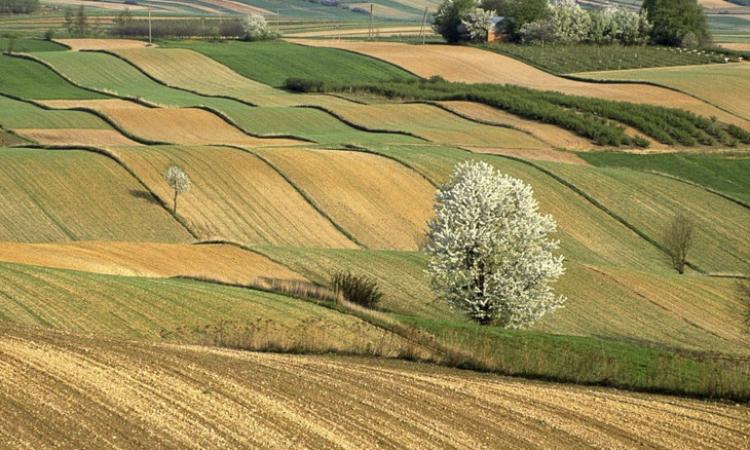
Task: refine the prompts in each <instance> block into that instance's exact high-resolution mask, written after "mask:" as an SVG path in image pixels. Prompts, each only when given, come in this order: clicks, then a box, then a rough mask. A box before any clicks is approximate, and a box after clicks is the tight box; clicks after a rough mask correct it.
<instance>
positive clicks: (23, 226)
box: [0, 148, 190, 242]
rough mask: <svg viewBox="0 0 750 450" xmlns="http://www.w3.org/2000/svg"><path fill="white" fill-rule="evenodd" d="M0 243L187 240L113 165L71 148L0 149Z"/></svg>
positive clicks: (96, 156)
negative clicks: (1, 193)
mask: <svg viewBox="0 0 750 450" xmlns="http://www.w3.org/2000/svg"><path fill="white" fill-rule="evenodd" d="M0 174H1V176H0V186H2V187H0V192H3V195H1V196H0V205H2V206H0V241H12V242H64V241H72V240H99V241H107V240H109V241H152V242H187V241H188V240H189V239H190V235H189V234H188V233H187V232H186V231H185V230H184V229H183V228H182V227H181V226H180V225H179V224H178V223H177V221H176V220H174V219H173V218H172V216H171V215H170V214H169V213H168V212H167V211H166V210H165V209H164V208H162V206H161V205H158V204H155V203H154V202H153V200H151V199H149V196H150V195H149V194H148V192H146V191H145V189H144V188H143V187H142V186H141V185H140V184H139V183H138V182H137V181H136V180H135V179H134V178H132V177H131V176H130V175H129V174H128V173H127V172H126V171H125V170H124V169H123V168H121V167H120V166H119V165H117V164H116V163H115V162H114V161H112V160H110V159H108V158H106V157H104V156H101V155H98V154H95V153H91V152H84V151H76V150H29V149H8V148H3V149H0Z"/></svg>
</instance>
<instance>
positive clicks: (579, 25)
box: [433, 0, 710, 47]
mask: <svg viewBox="0 0 750 450" xmlns="http://www.w3.org/2000/svg"><path fill="white" fill-rule="evenodd" d="M493 16H499V17H502V18H503V20H502V21H500V22H495V21H493V20H492V18H493ZM433 26H434V28H435V30H436V31H437V32H438V33H440V34H441V35H442V36H443V37H445V39H446V40H447V41H448V42H451V43H457V42H484V41H486V39H487V35H488V33H489V32H490V31H492V30H493V28H497V29H496V30H494V31H498V32H503V33H506V34H507V35H508V36H509V37H510V38H511V39H512V40H515V41H518V42H526V43H561V44H571V43H594V44H612V43H619V44H623V45H643V44H646V43H653V44H659V45H670V46H684V47H698V46H703V45H705V44H707V43H708V42H709V40H710V34H709V32H708V26H707V21H706V17H705V15H704V13H703V9H702V8H701V7H700V5H699V4H698V3H697V0H645V1H644V3H643V6H642V8H641V10H640V12H635V11H632V10H629V9H624V8H619V7H607V8H604V9H584V8H582V7H581V6H580V5H578V4H577V2H576V1H575V0H482V1H480V0H445V2H444V3H443V4H442V5H441V6H440V8H439V9H438V11H437V13H436V14H435V17H434V21H433Z"/></svg>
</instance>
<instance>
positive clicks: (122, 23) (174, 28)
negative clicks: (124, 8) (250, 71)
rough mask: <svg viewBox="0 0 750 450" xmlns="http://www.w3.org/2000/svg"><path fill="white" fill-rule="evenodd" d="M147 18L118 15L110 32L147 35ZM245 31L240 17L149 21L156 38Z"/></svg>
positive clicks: (239, 33)
mask: <svg viewBox="0 0 750 450" xmlns="http://www.w3.org/2000/svg"><path fill="white" fill-rule="evenodd" d="M148 28H149V27H148V20H145V19H133V18H129V17H118V18H116V19H115V21H114V23H113V25H112V28H111V29H110V34H112V35H113V36H119V37H134V38H135V37H145V36H148ZM244 33H245V30H244V26H243V20H242V18H239V17H238V18H230V19H226V18H225V19H209V18H200V19H174V20H171V19H170V20H159V19H155V20H152V21H151V35H152V36H153V37H154V38H155V39H157V38H190V37H240V36H243V35H244Z"/></svg>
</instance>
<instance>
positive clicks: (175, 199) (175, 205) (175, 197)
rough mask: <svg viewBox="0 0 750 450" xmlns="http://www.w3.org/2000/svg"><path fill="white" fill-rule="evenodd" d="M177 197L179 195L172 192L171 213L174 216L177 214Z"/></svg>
mask: <svg viewBox="0 0 750 450" xmlns="http://www.w3.org/2000/svg"><path fill="white" fill-rule="evenodd" d="M178 195H179V194H178V193H177V191H174V207H173V208H172V211H173V212H174V213H175V214H177V196H178Z"/></svg>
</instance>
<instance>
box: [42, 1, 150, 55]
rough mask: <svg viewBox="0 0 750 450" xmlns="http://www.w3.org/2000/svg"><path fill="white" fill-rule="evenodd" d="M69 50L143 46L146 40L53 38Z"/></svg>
mask: <svg viewBox="0 0 750 450" xmlns="http://www.w3.org/2000/svg"><path fill="white" fill-rule="evenodd" d="M97 7H98V6H97ZM55 42H59V43H61V44H62V45H65V46H67V47H70V49H71V50H74V51H78V50H118V49H125V48H145V47H147V46H148V42H145V41H137V40H135V39H55Z"/></svg>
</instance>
